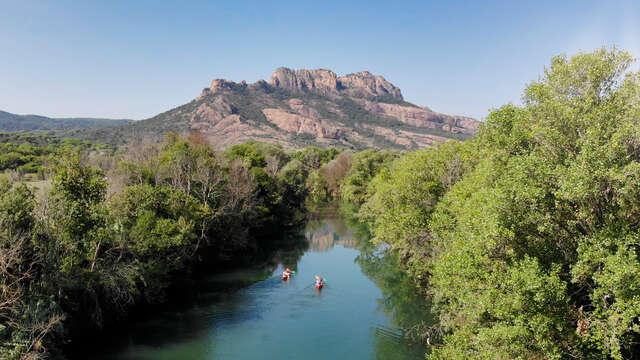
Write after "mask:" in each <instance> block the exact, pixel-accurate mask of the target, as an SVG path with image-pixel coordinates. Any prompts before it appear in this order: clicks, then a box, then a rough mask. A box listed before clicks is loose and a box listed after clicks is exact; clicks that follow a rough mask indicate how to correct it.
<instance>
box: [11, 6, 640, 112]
mask: <svg viewBox="0 0 640 360" xmlns="http://www.w3.org/2000/svg"><path fill="white" fill-rule="evenodd" d="M603 45H606V46H611V45H617V46H618V47H620V48H624V49H627V50H629V51H630V52H631V53H632V54H634V55H635V56H640V1H634V0H606V1H605V0H600V1H588V0H575V1H573V0H562V1H546V0H535V1H513V0H509V1H455V0H442V1H392V0H385V1H376V0H364V1H348V0H341V1H332V0H328V1H327V0H322V1H318V0H316V1H304V0H258V1H241V0H236V1H159V0H155V1H137V0H127V1H118V0H109V1H90V0H83V1H79V0H78V1H66V0H55V1H53V0H40V1H36V0H19V1H18V0H0V110H5V111H9V112H14V113H20V114H25V113H31V114H40V115H47V116H58V117H61V116H65V117H66V116H92V117H113V118H133V119H142V118H147V117H150V116H153V115H155V114H157V113H160V112H163V111H166V110H168V109H170V108H172V107H175V106H177V105H181V104H183V103H186V102H188V101H189V100H191V99H193V98H195V97H196V96H198V95H199V93H200V90H201V89H202V88H204V87H207V86H208V85H209V83H210V81H211V80H212V79H214V78H225V79H229V80H234V81H241V80H247V81H248V82H254V81H256V80H259V79H268V78H269V77H270V76H271V73H272V72H273V70H274V69H275V68H277V67H279V66H287V67H291V68H327V69H331V70H334V71H335V72H337V73H338V75H343V74H347V73H351V72H357V71H361V70H369V71H371V72H372V73H374V74H381V75H383V76H384V77H385V78H386V79H387V80H389V81H391V82H392V83H394V84H395V85H396V86H399V87H400V88H401V89H402V93H403V95H404V97H405V99H406V100H408V101H411V102H413V103H415V104H417V105H421V106H429V107H431V108H432V109H434V110H436V111H441V112H445V113H452V114H462V115H469V116H474V117H476V118H484V117H486V115H487V113H488V110H489V109H491V108H495V107H498V106H500V105H502V104H505V103H508V102H515V103H517V102H519V99H520V94H521V93H522V89H523V87H524V86H525V85H526V84H527V83H528V82H530V81H531V80H534V79H536V78H537V77H538V76H539V75H540V74H541V73H542V71H543V69H544V66H545V65H546V64H548V62H549V59H550V57H551V56H553V55H557V54H561V53H566V54H568V55H571V54H574V53H575V52H577V51H579V50H585V51H590V50H594V49H597V48H600V47H602V46H603Z"/></svg>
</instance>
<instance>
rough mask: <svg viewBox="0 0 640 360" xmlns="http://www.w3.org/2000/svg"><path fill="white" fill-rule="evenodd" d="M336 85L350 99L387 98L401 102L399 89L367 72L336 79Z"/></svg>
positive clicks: (380, 77)
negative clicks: (337, 84)
mask: <svg viewBox="0 0 640 360" xmlns="http://www.w3.org/2000/svg"><path fill="white" fill-rule="evenodd" d="M338 83H339V85H340V87H341V90H342V92H343V93H344V94H346V95H349V96H352V97H363V98H376V97H380V96H382V97H386V96H389V97H391V98H394V99H397V100H402V93H401V92H400V89H398V88H397V87H395V86H394V85H393V84H392V83H390V82H388V81H387V80H385V78H383V77H382V76H380V75H378V76H374V75H373V74H371V73H370V72H368V71H361V72H359V73H355V74H349V75H345V76H342V77H340V78H338Z"/></svg>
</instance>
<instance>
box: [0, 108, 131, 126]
mask: <svg viewBox="0 0 640 360" xmlns="http://www.w3.org/2000/svg"><path fill="white" fill-rule="evenodd" d="M132 121H133V120H128V119H106V118H91V117H71V118H52V117H48V116H43V115H34V114H25V115H19V114H14V113H10V112H7V111H2V110H0V131H34V130H69V129H73V128H82V127H87V128H96V127H105V126H113V125H123V124H128V123H130V122H132Z"/></svg>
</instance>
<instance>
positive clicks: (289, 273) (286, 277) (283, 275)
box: [282, 268, 291, 279]
mask: <svg viewBox="0 0 640 360" xmlns="http://www.w3.org/2000/svg"><path fill="white" fill-rule="evenodd" d="M289 276H291V269H289V268H286V269H285V271H284V272H283V273H282V278H283V279H288V278H289Z"/></svg>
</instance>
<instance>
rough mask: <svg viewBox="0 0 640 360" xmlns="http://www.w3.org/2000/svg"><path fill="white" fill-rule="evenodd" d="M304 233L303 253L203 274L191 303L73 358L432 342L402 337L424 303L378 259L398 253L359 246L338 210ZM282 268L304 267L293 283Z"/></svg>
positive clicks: (277, 352)
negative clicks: (320, 281)
mask: <svg viewBox="0 0 640 360" xmlns="http://www.w3.org/2000/svg"><path fill="white" fill-rule="evenodd" d="M301 234H302V235H303V236H304V238H305V239H306V241H307V245H308V246H307V249H306V250H305V251H304V253H302V254H300V253H299V252H298V249H292V251H285V250H283V251H282V253H280V254H276V255H275V257H274V258H273V261H272V262H268V263H267V266H266V267H265V266H259V267H250V268H245V269H241V270H239V271H231V272H227V273H223V274H214V275H211V276H205V277H204V278H202V279H201V281H200V282H199V283H198V284H199V285H198V295H197V296H196V297H194V298H193V299H192V301H190V302H189V303H187V304H183V306H180V307H177V308H173V309H167V310H166V311H162V312H160V313H156V314H155V315H154V316H152V317H146V318H144V319H140V320H139V321H138V322H136V323H134V324H132V325H131V326H129V327H127V328H123V329H122V331H120V332H119V334H116V337H111V340H112V341H103V342H101V343H98V344H95V343H94V344H93V345H92V346H93V349H87V351H85V352H84V353H82V354H77V356H75V357H73V359H82V358H92V359H100V360H114V359H121V360H123V359H154V360H155V359H177V358H180V359H187V360H188V359H194V360H195V359H240V360H242V359H260V358H286V357H289V358H305V359H327V358H332V357H334V358H344V357H350V358H356V359H361V358H362V359H367V358H384V359H398V360H400V359H402V360H405V359H411V360H413V359H422V358H423V356H424V352H425V348H424V347H423V346H421V345H416V344H414V345H412V342H411V341H410V340H408V339H407V338H405V337H404V327H405V326H408V321H409V320H413V321H416V320H417V319H416V318H414V315H415V314H417V313H419V312H421V311H422V310H421V306H422V305H420V304H421V303H412V302H411V301H410V299H414V297H415V296H416V294H415V289H412V290H414V293H413V294H409V293H407V292H405V291H406V290H408V288H403V286H402V284H404V283H406V281H407V280H408V279H406V278H405V277H404V276H403V274H402V272H398V271H397V268H396V267H394V266H386V265H385V266H381V265H380V264H382V263H385V264H391V262H389V261H391V259H389V258H388V259H387V260H381V259H382V258H383V257H382V254H380V253H378V254H374V253H365V252H362V251H361V250H359V246H360V245H361V244H363V243H366V241H367V239H361V238H358V235H357V232H356V230H355V229H353V228H351V227H350V226H349V225H348V224H346V223H344V221H342V219H340V218H316V219H315V220H313V221H311V222H309V223H308V224H307V226H306V227H305V229H303V230H302V231H301ZM374 259H377V260H374ZM274 266H275V267H274ZM284 267H290V268H292V269H296V272H297V273H296V275H295V276H294V277H293V278H292V279H291V280H289V281H288V282H283V281H282V280H281V279H280V276H279V274H280V273H281V271H282V270H283V269H284ZM365 269H366V271H365ZM316 274H320V275H322V276H324V277H326V279H327V286H326V288H324V289H323V290H322V291H321V292H318V291H316V289H315V288H314V287H313V286H310V285H312V284H313V277H314V276H315V275H316ZM372 279H374V280H372ZM390 282H392V283H393V284H395V285H396V286H397V287H396V288H393V286H389V283H390ZM385 284H386V285H385ZM380 285H383V287H380ZM399 290H401V291H399ZM411 304H413V305H414V306H415V308H410V305H411ZM398 321H400V322H402V325H400V324H399V323H398ZM103 340H106V339H103ZM266 354H268V355H266Z"/></svg>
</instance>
